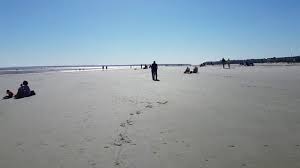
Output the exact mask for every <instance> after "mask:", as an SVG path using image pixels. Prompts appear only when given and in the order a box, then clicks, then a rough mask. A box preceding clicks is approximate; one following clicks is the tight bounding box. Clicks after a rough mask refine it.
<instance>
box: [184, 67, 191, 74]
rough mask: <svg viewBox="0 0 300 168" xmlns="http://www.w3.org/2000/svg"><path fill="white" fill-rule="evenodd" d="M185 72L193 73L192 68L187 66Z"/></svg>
mask: <svg viewBox="0 0 300 168" xmlns="http://www.w3.org/2000/svg"><path fill="white" fill-rule="evenodd" d="M183 73H185V74H189V73H191V70H190V68H189V67H186V69H185V71H184V72H183Z"/></svg>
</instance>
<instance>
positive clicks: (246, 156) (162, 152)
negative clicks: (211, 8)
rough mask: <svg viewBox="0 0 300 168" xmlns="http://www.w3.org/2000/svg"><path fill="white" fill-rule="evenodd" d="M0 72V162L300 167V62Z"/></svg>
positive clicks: (27, 167)
mask: <svg viewBox="0 0 300 168" xmlns="http://www.w3.org/2000/svg"><path fill="white" fill-rule="evenodd" d="M184 69H185V67H182V68H160V69H159V74H158V75H159V79H160V80H161V81H160V82H154V81H152V80H151V79H150V78H151V77H150V73H149V70H113V71H89V72H73V73H68V72H51V73H41V74H22V75H1V76H0V89H1V90H0V91H1V93H3V94H4V93H5V90H6V89H12V90H14V91H15V89H16V88H17V87H18V85H19V83H20V82H22V81H23V80H25V79H26V80H28V81H29V82H30V86H31V88H32V89H34V90H35V91H36V93H37V95H36V96H33V97H29V98H25V99H20V100H14V99H11V100H2V101H0V167H1V168H21V167H22V168H89V167H91V168H109V167H113V168H114V167H121V168H127V167H128V168H159V167H161V168H184V167H187V168H200V167H202V168H206V167H212V168H239V167H245V168H246V167H255V168H266V167H270V168H296V167H300V131H299V130H300V106H299V105H300V66H274V67H273V66H268V67H266V66H255V67H239V66H235V67H233V68H232V69H225V70H223V69H221V68H220V67H205V68H200V69H199V73H198V74H183V73H182V72H183V71H184Z"/></svg>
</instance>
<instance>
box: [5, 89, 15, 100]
mask: <svg viewBox="0 0 300 168" xmlns="http://www.w3.org/2000/svg"><path fill="white" fill-rule="evenodd" d="M13 96H14V94H13V92H11V91H10V90H6V96H4V97H3V99H10V98H12V97H13Z"/></svg>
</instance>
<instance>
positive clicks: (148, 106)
mask: <svg viewBox="0 0 300 168" xmlns="http://www.w3.org/2000/svg"><path fill="white" fill-rule="evenodd" d="M145 107H146V108H153V106H152V105H151V104H148V105H147V106H145Z"/></svg>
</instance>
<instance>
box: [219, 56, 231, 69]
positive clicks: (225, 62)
mask: <svg viewBox="0 0 300 168" xmlns="http://www.w3.org/2000/svg"><path fill="white" fill-rule="evenodd" d="M221 62H222V65H223V68H224V69H225V64H227V65H228V69H230V60H229V58H228V60H227V61H226V60H225V59H224V58H222V60H221Z"/></svg>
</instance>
